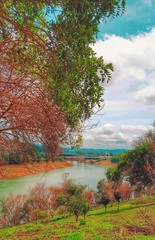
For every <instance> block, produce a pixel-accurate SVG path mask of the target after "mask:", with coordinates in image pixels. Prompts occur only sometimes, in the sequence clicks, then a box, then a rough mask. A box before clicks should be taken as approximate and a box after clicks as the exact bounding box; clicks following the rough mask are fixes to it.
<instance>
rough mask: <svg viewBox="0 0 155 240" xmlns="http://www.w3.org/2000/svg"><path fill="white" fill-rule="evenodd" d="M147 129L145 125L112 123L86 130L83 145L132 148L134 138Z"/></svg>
mask: <svg viewBox="0 0 155 240" xmlns="http://www.w3.org/2000/svg"><path fill="white" fill-rule="evenodd" d="M146 130H147V127H146V126H143V125H119V126H115V125H113V124H111V123H108V124H105V125H103V126H102V127H100V128H94V129H89V130H87V131H84V142H83V147H92V148H109V149H112V148H130V147H131V143H132V140H133V139H134V138H136V137H137V136H139V135H141V134H143V133H144V132H145V131H146Z"/></svg>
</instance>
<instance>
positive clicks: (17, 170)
mask: <svg viewBox="0 0 155 240" xmlns="http://www.w3.org/2000/svg"><path fill="white" fill-rule="evenodd" d="M71 166H73V164H72V163H69V162H40V163H27V164H19V165H15V164H13V165H3V166H0V179H8V178H16V177H23V176H29V175H34V174H38V173H41V172H47V171H50V170H54V169H59V168H65V167H71Z"/></svg>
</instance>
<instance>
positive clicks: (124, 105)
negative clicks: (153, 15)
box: [84, 28, 155, 148]
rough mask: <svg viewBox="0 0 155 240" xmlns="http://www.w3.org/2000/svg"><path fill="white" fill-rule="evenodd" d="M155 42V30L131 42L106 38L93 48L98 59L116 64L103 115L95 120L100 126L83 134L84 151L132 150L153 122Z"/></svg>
mask: <svg viewBox="0 0 155 240" xmlns="http://www.w3.org/2000/svg"><path fill="white" fill-rule="evenodd" d="M154 42H155V28H154V29H152V30H151V31H150V32H148V33H143V34H140V35H137V36H132V37H130V38H123V37H119V36H115V35H106V36H105V39H104V40H99V41H97V43H96V44H95V45H94V46H93V50H94V51H95V52H96V54H97V56H103V58H104V60H105V62H112V63H113V65H114V67H115V72H114V74H113V78H112V81H111V83H110V84H108V85H105V92H104V100H105V107H104V108H103V110H102V111H101V113H104V115H101V116H100V117H99V116H96V117H95V116H94V118H93V119H94V121H95V119H96V120H97V121H98V120H100V123H101V125H100V127H98V128H96V129H90V130H89V131H85V132H84V147H96V148H129V147H130V146H131V142H132V140H133V139H134V138H135V137H137V136H139V135H141V134H142V133H144V132H145V131H146V130H147V128H148V126H149V124H151V123H152V122H153V120H154V109H155V44H154ZM97 121H96V122H97ZM108 122H110V123H109V124H105V123H108ZM122 123H123V124H122Z"/></svg>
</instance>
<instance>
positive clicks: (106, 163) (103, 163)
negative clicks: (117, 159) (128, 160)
mask: <svg viewBox="0 0 155 240" xmlns="http://www.w3.org/2000/svg"><path fill="white" fill-rule="evenodd" d="M86 163H87V164H95V165H98V166H104V167H117V163H112V162H111V161H110V160H101V161H100V162H95V161H94V162H93V163H92V162H91V161H89V160H87V161H86Z"/></svg>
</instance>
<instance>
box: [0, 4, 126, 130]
mask: <svg viewBox="0 0 155 240" xmlns="http://www.w3.org/2000/svg"><path fill="white" fill-rule="evenodd" d="M124 8H125V1H124V0H111V1H107V0H75V1H72V0H63V1H62V0H52V1H51V0H40V1H37V0H29V1H27V0H22V1H20V0H16V1H14V0H8V1H5V0H1V3H0V26H1V30H0V49H1V51H2V52H3V53H5V54H6V56H7V57H6V58H7V61H9V62H10V64H12V65H14V66H15V68H16V70H17V72H18V71H24V72H25V73H27V75H28V76H32V75H33V77H36V80H37V81H38V80H39V81H41V82H42V84H43V86H44V87H45V88H46V89H48V90H49V91H50V93H51V99H54V100H55V102H56V104H57V105H59V106H60V107H61V109H62V110H63V111H64V113H65V114H66V122H67V123H68V125H69V126H70V127H71V128H74V127H76V126H77V125H78V124H79V123H80V122H83V121H84V120H85V119H87V118H89V117H90V116H91V114H92V111H93V108H94V106H95V105H98V106H99V107H100V106H101V102H102V101H103V100H102V95H103V89H104V88H103V83H104V82H105V81H109V80H110V79H111V71H113V66H112V64H111V63H108V64H106V63H105V62H104V60H103V58H102V57H101V58H97V57H96V56H95V54H94V52H93V51H92V49H91V47H90V44H93V43H95V35H96V34H97V33H98V24H99V23H100V21H101V20H103V21H106V19H107V18H114V17H115V16H118V15H119V14H121V13H122V12H123V11H124Z"/></svg>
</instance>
